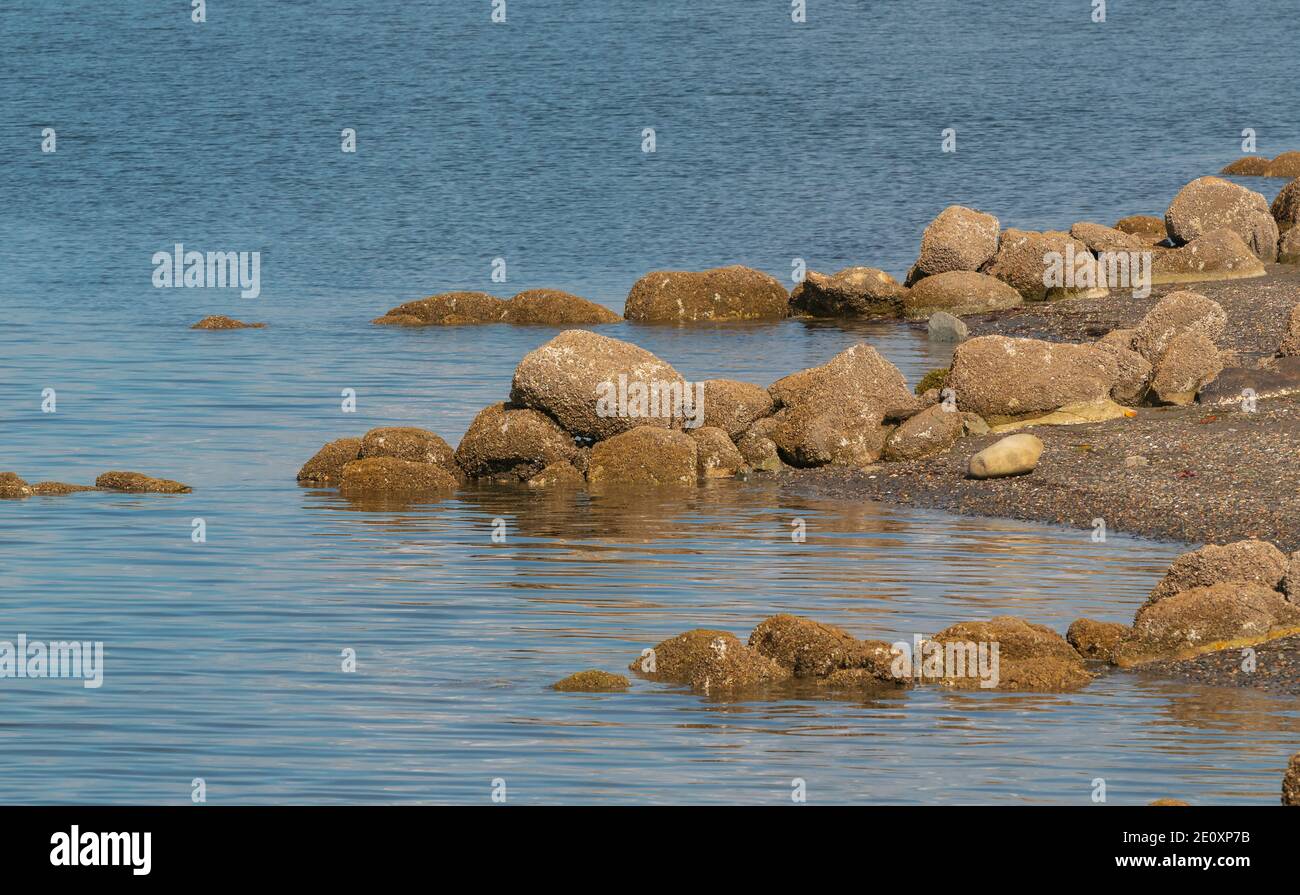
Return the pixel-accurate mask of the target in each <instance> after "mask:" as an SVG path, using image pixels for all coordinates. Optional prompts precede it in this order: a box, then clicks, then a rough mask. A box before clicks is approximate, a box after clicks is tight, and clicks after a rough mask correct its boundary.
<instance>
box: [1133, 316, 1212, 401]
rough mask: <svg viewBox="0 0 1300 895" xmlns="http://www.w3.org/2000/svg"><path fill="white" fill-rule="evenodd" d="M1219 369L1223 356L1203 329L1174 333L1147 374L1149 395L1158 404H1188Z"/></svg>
mask: <svg viewBox="0 0 1300 895" xmlns="http://www.w3.org/2000/svg"><path fill="white" fill-rule="evenodd" d="M1222 370H1223V359H1222V358H1221V357H1220V355H1219V349H1218V348H1216V347H1215V345H1214V343H1213V342H1211V341H1210V340H1209V339H1208V338H1207V337H1206V336H1205V334H1204V333H1200V332H1185V333H1183V334H1182V335H1179V336H1175V337H1174V340H1173V341H1172V342H1170V343H1169V345H1168V347H1166V348H1165V350H1164V352H1163V353H1161V355H1160V358H1159V360H1157V361H1156V362H1155V365H1154V370H1153V372H1152V374H1151V390H1150V392H1149V395H1150V396H1151V397H1152V398H1153V399H1154V400H1155V402H1156V403H1159V404H1191V403H1192V402H1193V401H1195V400H1196V393H1197V392H1199V391H1200V390H1201V389H1203V388H1204V387H1205V386H1207V385H1208V384H1210V383H1211V382H1213V381H1214V378H1215V377H1216V376H1218V375H1219V373H1220V372H1221V371H1222Z"/></svg>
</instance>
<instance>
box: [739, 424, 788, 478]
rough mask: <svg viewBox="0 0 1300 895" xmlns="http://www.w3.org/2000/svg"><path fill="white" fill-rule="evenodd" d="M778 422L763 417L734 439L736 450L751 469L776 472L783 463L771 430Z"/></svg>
mask: <svg viewBox="0 0 1300 895" xmlns="http://www.w3.org/2000/svg"><path fill="white" fill-rule="evenodd" d="M778 425H779V423H777V422H776V420H775V419H773V418H772V417H770V416H769V417H764V418H763V419H761V420H758V421H757V422H755V423H754V425H752V426H750V427H749V429H747V430H746V431H745V433H744V434H743V435H741V436H740V438H738V439H736V450H738V451H740V456H741V457H743V458H744V459H745V463H746V464H748V465H749V466H750V467H752V468H753V469H761V470H764V471H765V472H777V471H779V470H780V469H781V468H782V467H783V466H784V465H785V464H784V463H783V462H782V461H781V452H780V451H778V450H777V447H776V442H775V441H773V440H772V432H773V431H774V430H775V429H776V427H777V426H778Z"/></svg>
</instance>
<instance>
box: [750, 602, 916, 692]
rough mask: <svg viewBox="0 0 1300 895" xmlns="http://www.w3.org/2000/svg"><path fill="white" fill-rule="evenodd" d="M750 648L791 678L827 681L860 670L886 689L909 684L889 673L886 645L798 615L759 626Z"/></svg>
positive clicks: (776, 617)
mask: <svg viewBox="0 0 1300 895" xmlns="http://www.w3.org/2000/svg"><path fill="white" fill-rule="evenodd" d="M749 648H750V649H752V650H753V651H754V652H756V653H758V654H759V655H761V656H766V657H767V658H769V659H772V660H773V661H775V662H776V663H777V664H779V665H780V666H781V667H782V668H783V669H785V671H786V672H787V673H789V674H791V675H793V676H794V677H801V678H806V677H829V676H830V675H832V674H834V673H835V672H837V671H840V670H843V669H860V670H862V671H865V672H866V673H867V675H868V676H869V677H870V678H872V679H873V680H875V681H877V682H879V683H882V684H886V685H888V686H894V687H898V686H904V685H905V684H907V683H908V678H906V677H903V678H900V677H896V676H895V675H894V674H893V673H892V671H891V662H892V656H891V654H890V651H889V648H888V646H887V645H886V644H883V643H881V642H879V641H864V640H858V639H857V638H856V637H854V636H853V635H852V634H849V633H848V632H847V631H845V630H843V629H842V628H838V627H836V626H835V625H828V624H823V623H822V622H818V621H814V620H813V619H810V618H803V617H802V616H798V615H774V616H772V617H770V618H766V619H764V620H763V621H761V622H759V624H758V625H757V626H756V627H755V628H754V631H753V633H751V634H750V635H749Z"/></svg>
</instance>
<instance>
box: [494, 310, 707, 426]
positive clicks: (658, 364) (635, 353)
mask: <svg viewBox="0 0 1300 895" xmlns="http://www.w3.org/2000/svg"><path fill="white" fill-rule="evenodd" d="M642 390H644V391H643V394H644V395H645V396H646V399H645V400H644V401H638V400H637V393H642ZM674 393H675V394H677V395H678V396H679V397H682V396H685V395H691V394H692V393H693V390H690V391H688V390H687V387H686V383H685V381H684V380H683V379H682V377H681V375H680V374H679V373H678V372H677V371H676V370H674V369H673V368H672V367H671V366H670V365H669V364H667V363H666V362H664V361H662V360H660V359H659V358H657V357H655V356H654V355H653V354H651V353H650V352H649V351H646V350H645V349H644V348H639V347H637V346H636V345H633V344H631V343H630V342H623V341H620V340H619V339H611V338H609V337H608V336H602V335H598V334H596V333H593V332H588V331H586V330H581V329H571V330H566V331H564V332H562V333H560V334H559V335H557V336H556V337H555V338H553V339H551V340H550V341H549V342H547V343H546V344H545V345H542V346H541V347H540V348H537V349H535V350H533V351H530V352H529V353H528V354H526V355H524V358H523V360H521V361H520V362H519V366H517V367H516V368H515V376H514V381H513V382H512V383H511V385H510V403H511V404H513V405H516V406H519V407H531V408H532V409H534V410H538V411H541V412H542V413H545V414H547V415H548V416H550V417H551V418H552V419H554V420H555V421H556V422H558V423H559V424H560V426H561V427H563V429H564V430H565V431H566V432H568V433H569V434H570V435H576V436H578V437H580V438H591V439H601V438H608V437H610V436H611V435H617V434H618V433H620V432H626V431H628V430H630V429H635V428H637V427H640V426H658V427H662V428H665V429H668V428H680V427H681V426H682V425H683V416H682V415H677V416H674V415H673V413H672V411H673V409H674V408H673V406H672V403H673V401H672V397H673V395H674ZM620 396H622V397H624V398H626V399H628V400H619V398H620ZM651 398H654V399H655V400H653V401H652V400H651ZM665 403H667V404H668V405H669V407H668V411H669V412H668V413H667V414H664V413H663V411H664V404H665ZM678 409H679V410H680V409H681V408H680V407H679V408H678ZM642 410H646V411H647V413H646V414H644V415H643V414H641V411H642Z"/></svg>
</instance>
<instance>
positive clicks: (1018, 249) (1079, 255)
mask: <svg viewBox="0 0 1300 895" xmlns="http://www.w3.org/2000/svg"><path fill="white" fill-rule="evenodd" d="M986 272H987V273H988V274H989V275H990V276H993V277H997V278H998V279H999V280H1002V281H1003V282H1004V283H1006V284H1007V285H1009V286H1011V287H1012V288H1013V289H1015V290H1016V291H1017V292H1019V293H1020V294H1021V296H1022V297H1023V298H1024V299H1025V301H1042V300H1044V299H1047V298H1063V297H1067V296H1070V295H1080V294H1088V293H1091V292H1093V291H1094V290H1097V289H1100V288H1103V287H1100V286H1098V285H1097V258H1096V256H1094V255H1093V254H1092V252H1091V251H1090V250H1089V249H1088V247H1087V246H1086V245H1085V244H1084V243H1083V242H1082V241H1081V240H1078V239H1075V238H1074V237H1073V236H1071V235H1070V234H1069V233H1062V232H1060V231H1055V230H1048V231H1044V232H1042V233H1037V232H1034V231H1031V230H1016V229H1013V228H1008V229H1007V230H1006V231H1004V232H1003V234H1002V242H1001V244H1000V245H999V246H998V253H997V256H996V257H994V259H993V263H992V264H990V265H989V267H988V268H987V270H986ZM1071 277H1072V279H1071ZM1067 283H1072V284H1073V285H1067Z"/></svg>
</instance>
